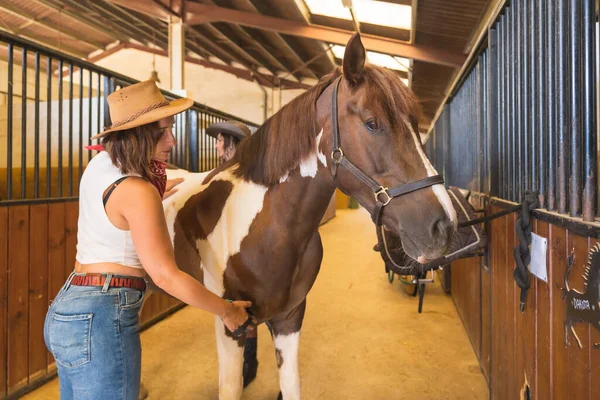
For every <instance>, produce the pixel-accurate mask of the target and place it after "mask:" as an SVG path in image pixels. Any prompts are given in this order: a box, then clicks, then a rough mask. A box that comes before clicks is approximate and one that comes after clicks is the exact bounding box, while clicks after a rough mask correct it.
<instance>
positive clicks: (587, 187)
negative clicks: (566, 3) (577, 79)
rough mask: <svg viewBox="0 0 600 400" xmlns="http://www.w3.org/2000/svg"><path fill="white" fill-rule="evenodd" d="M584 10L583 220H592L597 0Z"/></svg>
mask: <svg viewBox="0 0 600 400" xmlns="http://www.w3.org/2000/svg"><path fill="white" fill-rule="evenodd" d="M582 7H583V14H582V18H583V23H582V27H583V35H582V42H581V44H582V60H583V115H584V118H583V135H584V136H583V153H584V170H583V220H584V221H593V220H594V217H595V216H596V208H597V201H598V193H597V191H598V175H597V171H598V167H597V164H598V156H597V149H596V143H597V140H598V130H597V129H598V128H597V123H598V122H597V114H596V76H595V71H596V61H597V60H596V52H595V45H596V40H597V38H596V27H595V22H596V4H595V1H594V0H582Z"/></svg>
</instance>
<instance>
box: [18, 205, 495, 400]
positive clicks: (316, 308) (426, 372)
mask: <svg viewBox="0 0 600 400" xmlns="http://www.w3.org/2000/svg"><path fill="white" fill-rule="evenodd" d="M321 236H322V238H323V245H324V248H325V256H324V260H323V264H322V266H321V272H320V274H319V277H318V278H317V282H316V283H315V286H314V287H313V289H312V291H311V293H310V294H309V296H308V305H307V311H306V317H305V320H304V327H303V330H302V333H301V339H300V355H299V360H300V374H301V379H302V397H303V398H304V399H310V400H312V399H361V400H362V399H419V400H420V399H436V400H437V399H470V400H474V399H488V398H489V395H488V388H487V385H486V381H485V379H484V376H483V374H482V372H481V370H480V368H479V364H478V362H477V358H476V356H475V353H474V352H473V349H472V347H471V344H470V342H469V338H468V337H467V334H466V332H465V330H464V328H463V325H462V322H461V320H460V318H459V316H458V314H457V312H456V308H455V307H454V304H453V302H452V298H451V296H449V295H446V294H445V293H444V292H443V291H442V289H441V287H440V286H439V283H437V282H436V283H435V284H434V285H430V286H429V287H428V288H427V294H426V296H425V303H424V310H423V313H422V314H418V313H417V298H414V297H411V296H410V295H409V294H407V292H406V290H405V287H404V286H403V285H402V284H401V283H399V282H398V281H397V280H396V281H394V282H393V284H390V283H389V282H388V280H387V276H386V274H385V273H384V266H383V262H382V260H381V258H380V256H379V254H378V253H375V252H374V251H372V248H373V245H374V244H375V241H376V238H375V230H374V227H373V225H372V223H371V221H370V217H369V215H368V214H367V213H366V212H365V211H364V210H362V209H360V210H338V211H337V216H336V218H334V219H333V220H331V221H330V222H328V223H327V224H325V225H324V226H322V227H321ZM258 332H259V343H258V357H259V362H260V365H259V371H258V376H257V378H256V380H255V381H254V382H253V383H252V384H250V386H249V387H248V388H247V389H246V390H245V392H244V396H243V398H244V399H257V400H258V399H261V400H262V399H265V400H267V399H268V400H275V399H276V398H277V395H278V393H279V388H278V374H277V367H276V363H275V355H274V348H273V344H272V342H271V337H270V335H269V332H268V330H267V328H266V327H265V326H264V325H263V326H260V327H259V331H258ZM142 346H143V366H142V381H143V382H144V383H145V385H146V386H147V388H148V390H149V397H148V399H150V400H152V399H217V398H218V367H217V351H216V344H215V340H214V328H213V318H212V317H211V316H210V315H209V314H207V313H205V312H202V311H199V310H197V309H193V308H191V307H186V308H184V309H182V310H181V311H179V312H177V313H176V314H175V315H173V316H171V317H169V318H167V319H166V320H164V321H162V322H160V323H158V324H157V325H155V326H153V327H152V328H150V329H149V330H147V331H145V332H143V333H142ZM58 398H59V395H58V381H57V380H54V381H51V382H50V383H48V384H46V385H45V386H43V387H41V388H40V389H38V390H36V391H35V392H33V393H30V394H29V395H28V396H26V397H25V399H36V400H44V399H48V400H50V399H58Z"/></svg>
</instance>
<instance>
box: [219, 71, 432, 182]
mask: <svg viewBox="0 0 600 400" xmlns="http://www.w3.org/2000/svg"><path fill="white" fill-rule="evenodd" d="M340 74H341V71H340V69H339V68H337V69H335V70H334V71H333V72H332V73H330V74H328V75H326V76H324V77H322V78H321V79H320V80H319V82H317V84H316V85H315V86H313V87H312V88H310V89H309V90H307V91H306V92H304V93H303V94H301V95H300V96H298V97H296V98H295V99H294V100H292V101H291V102H290V103H288V104H287V105H285V106H284V107H283V108H282V109H281V110H280V111H279V112H277V113H276V114H274V115H273V116H272V117H271V118H269V119H268V120H267V121H265V123H263V124H262V125H261V126H260V127H259V128H258V130H257V131H256V133H254V135H252V137H250V138H248V139H246V140H244V141H242V142H241V143H240V144H239V145H238V148H237V150H236V155H235V156H234V158H233V159H232V160H231V161H230V163H228V165H234V164H237V166H236V167H235V169H234V172H233V173H234V174H235V175H236V176H237V177H241V178H243V179H244V180H249V181H252V182H255V183H259V184H263V185H267V186H271V185H274V184H277V183H279V181H280V179H281V177H282V176H284V175H285V174H286V173H288V172H290V171H292V170H294V169H295V168H296V167H297V166H298V164H299V163H300V162H301V161H302V160H303V159H305V158H306V157H308V156H309V155H310V153H311V152H312V151H314V149H315V140H316V130H317V126H316V103H317V99H318V98H319V96H320V95H321V94H322V93H323V91H325V89H326V88H327V87H328V86H329V85H331V84H332V83H333V81H334V80H335V79H336V78H337V77H338V76H340ZM363 84H364V85H366V90H367V98H368V99H369V103H370V104H371V105H372V107H371V108H372V109H373V110H374V112H375V114H376V117H377V118H378V119H379V120H381V121H382V122H384V123H386V124H387V126H390V127H392V128H397V124H398V123H399V121H398V113H400V114H401V115H406V116H407V118H408V120H409V121H410V123H411V124H412V125H413V129H414V131H415V132H418V129H417V125H418V120H419V118H420V116H421V108H420V105H419V102H418V100H417V98H416V97H415V95H414V94H413V93H412V92H411V90H410V89H408V88H406V87H405V86H404V85H403V84H402V83H401V81H400V79H399V78H398V76H397V75H396V74H395V73H394V72H393V71H391V70H388V69H386V68H382V67H378V66H374V65H365V69H364V83H363Z"/></svg>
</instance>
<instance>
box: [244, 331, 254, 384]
mask: <svg viewBox="0 0 600 400" xmlns="http://www.w3.org/2000/svg"><path fill="white" fill-rule="evenodd" d="M257 347H258V330H256V329H255V330H253V331H251V332H248V333H247V334H246V341H245V342H244V368H243V375H244V387H246V386H248V385H249V384H250V382H252V381H253V380H254V378H256V372H257V371H258V358H257V357H256V350H257Z"/></svg>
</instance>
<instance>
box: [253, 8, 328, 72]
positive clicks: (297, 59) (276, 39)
mask: <svg viewBox="0 0 600 400" xmlns="http://www.w3.org/2000/svg"><path fill="white" fill-rule="evenodd" d="M243 1H244V3H245V5H246V7H247V10H246V11H248V12H253V13H258V14H266V13H267V12H268V10H269V11H270V7H269V5H268V4H266V3H265V2H264V1H262V0H260V1H254V2H253V1H250V0H243ZM254 31H255V34H256V33H258V34H262V36H265V37H267V38H269V39H271V40H272V42H273V43H274V44H275V45H276V46H277V48H282V49H283V54H282V55H283V57H282V58H285V59H287V60H289V61H288V64H289V62H291V63H293V64H294V65H295V67H294V68H292V67H291V66H290V67H289V68H288V70H289V71H292V70H293V71H296V72H297V73H296V74H294V76H295V77H296V79H298V80H300V77H301V76H299V75H300V74H299V73H300V72H301V71H304V74H305V75H309V76H310V77H312V78H314V79H317V80H318V79H319V76H318V72H316V71H315V70H313V69H312V68H311V67H309V66H308V65H305V64H306V61H305V58H304V57H302V56H301V55H300V54H299V53H298V51H297V48H295V46H294V45H293V44H292V43H290V38H288V37H284V36H282V35H281V34H279V33H277V32H271V31H264V30H263V31H261V30H259V29H256V28H254ZM299 65H305V68H301V69H298V66H299Z"/></svg>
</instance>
